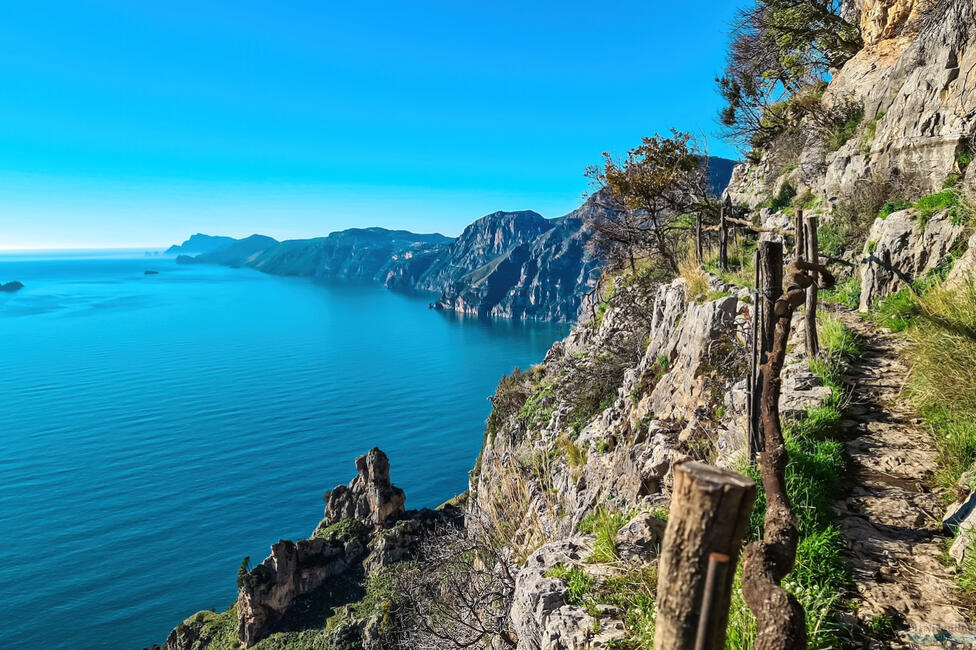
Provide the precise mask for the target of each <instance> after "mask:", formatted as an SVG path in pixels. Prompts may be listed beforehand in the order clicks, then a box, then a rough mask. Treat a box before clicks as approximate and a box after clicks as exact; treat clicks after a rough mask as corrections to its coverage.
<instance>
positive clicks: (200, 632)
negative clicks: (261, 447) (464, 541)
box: [166, 448, 460, 650]
mask: <svg viewBox="0 0 976 650" xmlns="http://www.w3.org/2000/svg"><path fill="white" fill-rule="evenodd" d="M389 468H390V465H389V460H388V459H387V457H386V455H385V454H384V453H383V452H382V451H380V450H379V449H375V448H374V449H372V450H370V451H369V452H368V453H367V454H364V455H363V456H360V457H359V458H357V459H356V469H357V470H358V475H357V476H356V478H354V479H353V480H352V482H351V483H350V484H349V485H348V486H342V485H341V486H339V487H337V488H335V489H333V490H331V491H330V492H329V493H328V494H327V495H326V501H327V505H326V509H325V518H324V519H323V520H322V521H321V522H320V524H319V525H318V527H317V528H316V529H315V531H314V533H313V534H312V536H311V537H310V538H308V539H302V540H298V541H297V542H293V541H289V540H281V541H279V542H278V543H277V544H274V545H273V546H272V547H271V554H270V555H269V556H268V557H267V558H266V559H265V560H264V561H263V562H261V563H260V564H259V565H258V566H256V567H254V568H253V569H252V570H250V571H247V572H244V573H242V574H241V575H240V576H239V579H238V597H237V601H236V602H235V604H234V606H232V607H231V608H230V609H229V610H227V611H226V612H223V613H221V614H214V613H211V612H201V613H199V614H197V615H195V616H193V617H191V618H189V619H187V620H186V621H184V622H183V623H181V624H180V625H179V626H177V627H176V629H174V630H173V632H172V633H171V634H170V635H169V638H168V639H167V644H166V649H167V650H199V649H201V648H206V647H209V646H210V645H211V644H217V645H219V646H220V647H229V646H235V647H236V646H239V647H241V648H250V647H257V648H263V647H279V646H278V645H277V644H279V643H282V642H289V643H294V642H295V640H294V638H292V637H290V636H289V634H292V635H293V634H294V632H293V629H294V628H298V629H299V630H301V629H303V628H311V629H312V633H311V635H310V636H309V635H306V637H307V638H311V637H314V638H315V639H316V640H315V641H312V640H309V641H308V642H309V644H310V645H309V646H305V645H301V646H298V647H311V646H312V645H314V646H315V647H319V646H318V645H316V644H322V647H328V648H337V649H338V648H352V647H355V648H364V649H368V650H381V649H382V648H384V647H385V645H384V641H383V634H384V632H383V630H382V625H381V618H382V614H383V613H382V612H374V611H367V612H362V613H361V614H360V615H359V616H357V615H355V614H354V612H353V609H352V606H353V605H355V604H356V603H357V601H358V600H360V599H361V598H363V597H364V596H363V594H362V590H363V589H364V587H365V588H366V590H367V592H368V591H369V583H370V581H371V580H374V579H375V580H377V581H380V582H382V581H383V576H384V572H385V571H387V570H389V568H390V567H391V566H392V565H395V564H396V563H398V562H402V561H404V560H407V559H410V558H412V557H414V556H415V555H416V551H417V547H418V544H419V543H420V542H421V540H423V539H424V537H425V536H426V535H428V534H430V533H431V532H432V531H435V530H438V529H440V528H441V527H444V526H448V527H453V526H456V525H458V523H459V521H460V512H459V511H458V510H457V509H456V508H454V507H453V506H446V507H444V508H442V509H440V510H437V511H430V510H422V511H405V510H404V509H403V504H404V494H403V491H402V490H400V489H399V488H397V487H395V486H394V485H393V484H392V483H391V482H390V477H389ZM385 588H388V587H385ZM366 597H368V594H367V596H366ZM309 612H316V614H315V615H314V616H312V618H311V619H308V613H309ZM317 617H322V618H317ZM326 618H328V619H329V620H330V625H328V626H326V627H325V628H324V629H321V628H319V627H317V625H320V624H321V623H322V622H323V621H324V620H325V619H326ZM269 636H270V637H271V638H268V637H269ZM265 639H268V644H270V645H268V644H265V643H263V641H264V640H265ZM292 647H295V646H292Z"/></svg>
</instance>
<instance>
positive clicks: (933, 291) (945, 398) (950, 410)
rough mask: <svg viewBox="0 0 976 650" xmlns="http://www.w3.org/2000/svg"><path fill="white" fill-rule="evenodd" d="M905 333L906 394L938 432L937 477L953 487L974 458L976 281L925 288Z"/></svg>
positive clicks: (917, 298)
mask: <svg viewBox="0 0 976 650" xmlns="http://www.w3.org/2000/svg"><path fill="white" fill-rule="evenodd" d="M906 338H907V339H908V342H909V346H908V351H907V354H908V360H909V362H910V365H911V372H910V374H909V378H908V385H907V395H908V397H909V399H910V400H911V401H912V403H913V404H914V405H915V406H916V408H918V410H919V414H920V415H921V416H922V420H923V422H924V423H925V424H926V426H928V427H929V429H930V430H931V431H932V432H933V433H934V435H935V440H936V446H937V448H938V451H939V458H940V472H939V475H938V476H937V479H938V481H939V483H940V484H942V485H944V486H946V487H949V486H951V485H953V484H955V482H956V481H957V480H958V479H959V476H960V475H961V474H962V473H963V472H964V471H966V470H967V469H968V468H969V467H970V466H971V465H972V464H973V462H974V461H976V391H974V390H973V377H976V285H974V284H973V283H971V282H970V283H967V284H963V285H961V286H958V287H955V288H946V287H944V286H939V285H936V286H934V287H928V288H926V289H925V290H923V291H921V292H920V293H919V294H918V295H917V296H916V297H915V299H914V319H913V320H911V322H910V326H909V327H908V329H907V331H906Z"/></svg>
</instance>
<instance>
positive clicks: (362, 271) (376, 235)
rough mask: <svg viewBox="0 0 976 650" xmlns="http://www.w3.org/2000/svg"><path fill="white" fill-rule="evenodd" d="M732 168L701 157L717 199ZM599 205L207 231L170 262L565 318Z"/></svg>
mask: <svg viewBox="0 0 976 650" xmlns="http://www.w3.org/2000/svg"><path fill="white" fill-rule="evenodd" d="M734 164H735V161H731V160H726V159H723V158H710V159H709V170H708V172H709V183H710V186H711V189H712V191H713V192H714V193H715V194H716V195H717V194H719V193H720V192H721V191H722V190H724V189H725V187H726V185H727V184H728V182H729V179H730V178H731V176H732V167H733V166H734ZM601 210H605V208H603V207H601V206H599V205H598V202H597V201H596V198H595V196H591V197H589V198H588V199H586V201H585V202H584V203H583V204H582V205H581V206H580V207H578V208H576V209H575V210H573V211H571V212H569V213H568V214H565V215H563V216H560V217H554V218H546V217H544V216H542V215H541V214H539V213H538V212H535V211H533V210H512V211H504V210H498V211H495V212H491V213H489V214H486V215H483V216H481V217H479V218H478V219H475V220H474V221H473V222H471V223H470V224H468V225H467V226H466V227H465V228H464V230H463V231H462V232H461V234H460V235H458V236H457V237H454V238H452V237H446V236H444V235H441V234H438V233H432V234H417V233H412V232H410V231H406V230H389V229H386V228H382V227H377V226H373V227H368V228H348V229H346V230H340V231H336V232H333V233H330V234H329V235H327V236H325V237H315V238H311V239H293V240H286V241H277V240H275V239H272V238H271V237H265V236H263V235H252V236H250V237H247V238H244V239H239V240H238V239H233V238H216V237H214V238H210V239H203V238H208V237H210V236H207V235H199V234H198V235H194V237H191V238H190V239H189V240H187V242H184V246H185V245H187V244H188V243H190V242H192V241H194V238H197V240H198V241H199V242H200V243H207V244H209V243H212V242H211V240H218V239H223V240H225V241H223V242H222V243H221V244H220V245H217V246H214V247H212V248H209V250H207V251H205V252H203V253H200V254H197V255H194V256H190V255H181V256H180V257H178V258H177V261H178V262H180V263H186V264H199V263H202V264H220V265H223V266H230V267H249V268H254V269H257V270H259V271H262V272H265V273H270V274H272V275H282V276H302V277H313V278H339V279H347V280H365V281H370V282H378V283H381V284H383V285H384V286H385V287H387V288H389V289H393V290H398V291H416V292H422V293H429V294H431V295H432V296H435V298H434V299H433V300H432V302H431V306H432V307H433V308H435V309H443V310H453V311H457V312H461V313H465V314H472V315H478V316H491V317H502V318H513V319H519V320H547V321H557V322H574V321H575V320H576V317H577V315H578V314H579V310H580V306H581V305H582V303H583V301H584V298H585V297H586V295H587V294H588V293H590V292H591V291H592V290H593V288H594V287H595V286H596V284H597V281H598V279H599V275H600V269H601V266H602V265H601V263H600V261H599V260H598V259H597V257H596V256H595V255H594V254H593V253H592V252H591V251H590V250H589V246H588V242H589V240H590V237H591V236H592V233H591V232H590V230H589V228H588V226H587V223H588V222H589V221H590V220H591V219H592V218H594V217H598V216H599V214H598V213H599V212H600V211H601ZM227 239H229V240H230V241H226V240H227ZM174 248H176V247H174ZM170 250H172V248H171V249H170ZM167 252H169V251H167Z"/></svg>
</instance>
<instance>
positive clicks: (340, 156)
mask: <svg viewBox="0 0 976 650" xmlns="http://www.w3.org/2000/svg"><path fill="white" fill-rule="evenodd" d="M734 4H735V3H732V4H730V3H728V2H723V1H720V0H687V1H686V2H680V3H671V2H648V1H647V0H643V1H631V0H627V1H626V2H604V3H593V2H586V3H583V2H576V1H571V2H548V1H547V2H526V1H525V0H520V1H518V2H514V1H510V0H491V1H488V2H475V1H473V0H445V1H433V0H386V1H385V2H373V1H366V2H362V1H357V2H347V3H323V2H295V1H279V2H261V3H258V2H251V1H249V0H239V1H236V2H201V1H196V2H184V1H183V0H169V1H166V2H153V1H149V0H146V1H140V2H132V1H131V0H124V1H122V0H104V1H100V2H90V1H84V0H74V1H72V2H61V1H58V2H48V1H46V0H41V1H34V2H22V3H8V4H7V5H6V11H4V20H3V21H2V23H0V79H2V82H0V248H44V247H72V248H80V247H102V246H138V247H149V246H163V245H168V244H170V243H172V242H175V241H180V240H182V239H184V238H185V237H186V236H187V235H189V234H192V233H194V232H198V231H202V232H207V233H213V234H229V235H235V236H243V235H247V234H250V233H252V232H261V233H265V234H269V235H272V236H274V237H278V238H293V237H307V236H315V235H323V234H327V233H328V232H331V231H333V230H337V229H342V228H347V227H351V226H370V225H382V226H386V227H391V228H406V229H410V230H414V231H421V232H430V231H439V232H443V233H445V234H449V235H453V234H457V233H458V232H459V231H460V230H461V228H463V227H464V225H466V224H467V223H469V222H470V221H472V220H473V219H475V218H476V217H478V216H480V215H482V214H485V213H488V212H492V211H494V210H499V209H503V210H514V209H534V210H536V211H538V212H541V213H542V214H544V215H545V216H549V217H551V216H558V215H560V214H564V213H566V212H568V211H569V210H571V209H573V208H574V207H575V206H576V205H577V204H578V203H579V200H580V196H581V194H582V192H583V191H584V190H586V181H585V179H584V178H583V175H582V172H583V169H584V167H585V166H586V165H588V164H592V163H596V162H598V161H599V160H600V153H601V152H602V151H611V152H615V153H623V152H624V151H626V149H627V148H629V147H630V146H633V145H634V144H636V143H637V142H638V141H639V139H640V137H641V136H642V135H650V134H652V133H654V132H655V131H661V132H664V131H666V130H667V129H668V128H669V127H671V126H675V127H677V128H680V129H683V130H689V131H699V130H700V131H703V132H705V133H706V134H707V135H708V136H709V145H710V149H711V152H712V154H713V155H725V156H729V157H734V154H733V152H732V150H731V148H730V147H728V146H727V145H725V144H724V143H722V142H720V141H719V140H718V138H717V136H716V135H715V132H716V130H717V126H716V118H715V115H716V113H717V110H718V108H719V98H718V96H717V94H716V92H715V87H714V83H713V78H714V76H715V74H716V73H717V72H718V71H719V70H720V69H721V66H722V60H723V50H724V46H725V43H726V38H727V37H726V31H727V26H728V22H729V20H730V19H731V15H732V12H733V11H734Z"/></svg>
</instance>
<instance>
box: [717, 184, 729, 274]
mask: <svg viewBox="0 0 976 650" xmlns="http://www.w3.org/2000/svg"><path fill="white" fill-rule="evenodd" d="M728 205H729V203H728V201H726V203H723V204H722V208H721V210H719V213H718V267H719V268H720V269H722V270H723V271H728V270H729V230H728V224H726V223H725V217H726V214H725V213H726V212H727V206H728Z"/></svg>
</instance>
